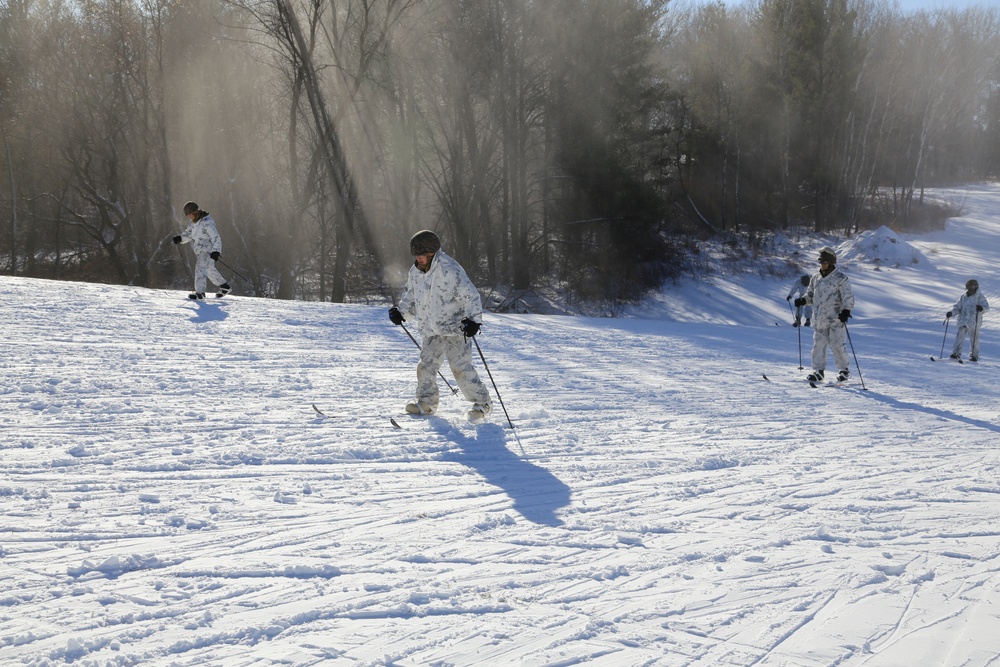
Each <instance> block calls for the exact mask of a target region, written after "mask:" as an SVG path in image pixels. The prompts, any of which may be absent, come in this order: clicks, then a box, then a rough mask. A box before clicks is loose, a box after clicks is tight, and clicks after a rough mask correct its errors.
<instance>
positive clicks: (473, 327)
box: [462, 317, 482, 338]
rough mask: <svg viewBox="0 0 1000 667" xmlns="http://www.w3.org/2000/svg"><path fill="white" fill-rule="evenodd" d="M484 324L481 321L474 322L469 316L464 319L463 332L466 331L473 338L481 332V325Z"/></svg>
mask: <svg viewBox="0 0 1000 667" xmlns="http://www.w3.org/2000/svg"><path fill="white" fill-rule="evenodd" d="M480 326H482V325H480V324H479V322H473V321H472V320H470V319H469V318H468V317H466V318H465V319H464V320H462V333H464V334H465V335H466V336H468V337H469V338H472V337H473V336H475V335H476V334H477V333H479V327H480Z"/></svg>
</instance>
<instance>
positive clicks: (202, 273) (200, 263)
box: [194, 252, 226, 294]
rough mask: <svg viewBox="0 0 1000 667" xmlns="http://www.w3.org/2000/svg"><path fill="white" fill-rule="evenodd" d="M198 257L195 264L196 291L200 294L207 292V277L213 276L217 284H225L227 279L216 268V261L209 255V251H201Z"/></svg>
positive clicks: (213, 280) (212, 278)
mask: <svg viewBox="0 0 1000 667" xmlns="http://www.w3.org/2000/svg"><path fill="white" fill-rule="evenodd" d="M197 257H198V259H197V261H196V262H195V265H194V291H195V292H198V293H199V294H204V293H205V279H206V278H211V280H212V282H213V283H215V284H216V285H224V284H225V283H226V279H225V278H224V277H223V275H222V274H221V273H219V270H218V269H217V268H215V262H213V261H212V258H211V257H209V256H208V253H207V252H199V253H198V255H197Z"/></svg>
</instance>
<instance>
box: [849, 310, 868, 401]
mask: <svg viewBox="0 0 1000 667" xmlns="http://www.w3.org/2000/svg"><path fill="white" fill-rule="evenodd" d="M844 333H846V334H847V342H848V343H850V344H851V354H853V355H854V365H855V366H857V368H858V379H859V380H861V388H862V389H863V390H865V391H868V387H866V386H865V378H864V376H863V375H861V364H859V363H858V355H857V353H856V352H855V351H854V342H853V341H852V340H851V330H850V329H848V328H847V322H844Z"/></svg>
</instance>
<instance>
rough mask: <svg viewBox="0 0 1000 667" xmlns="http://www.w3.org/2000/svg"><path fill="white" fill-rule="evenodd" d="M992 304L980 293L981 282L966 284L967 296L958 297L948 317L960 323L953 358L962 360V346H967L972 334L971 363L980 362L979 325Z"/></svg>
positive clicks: (956, 333) (973, 281) (971, 281)
mask: <svg viewBox="0 0 1000 667" xmlns="http://www.w3.org/2000/svg"><path fill="white" fill-rule="evenodd" d="M989 308H990V303H989V301H987V300H986V297H985V296H984V295H983V293H982V292H980V291H979V282H978V281H976V280H970V281H969V282H967V283H965V294H963V295H962V296H960V297H958V301H956V302H955V305H954V306H952V307H951V310H949V311H948V314H947V317H953V316H954V318H955V321H956V322H957V323H958V331H956V332H955V345H954V346H952V348H951V358H952V359H961V358H962V346H963V345H964V344H965V337H966V336H967V335H969V333H970V332H971V333H972V340H971V342H970V344H969V361H979V325H980V324H982V316H983V315H982V314H983V312H985V311H987V310H989Z"/></svg>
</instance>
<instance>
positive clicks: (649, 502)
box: [0, 186, 1000, 667]
mask: <svg viewBox="0 0 1000 667" xmlns="http://www.w3.org/2000/svg"><path fill="white" fill-rule="evenodd" d="M959 195H961V196H963V197H964V196H965V195H968V199H967V200H965V201H966V212H965V213H964V216H965V217H963V218H961V219H958V220H955V221H951V222H950V223H949V229H948V230H947V231H946V232H941V233H938V234H936V235H928V236H923V237H911V238H910V239H909V240H910V241H911V242H912V243H913V245H914V246H916V247H919V248H920V249H921V250H922V251H923V253H924V255H925V256H927V257H928V258H930V261H931V262H932V263H933V266H932V267H901V268H898V269H895V270H893V269H890V268H883V269H882V270H879V271H873V270H866V269H865V267H862V266H858V267H854V268H853V269H852V268H850V267H849V268H848V273H849V275H850V276H851V278H852V281H853V282H854V283H855V290H856V293H857V296H858V307H857V308H856V310H855V313H856V319H855V320H852V324H851V335H852V340H853V343H854V345H855V347H856V351H857V353H858V358H859V362H860V364H861V367H862V368H861V370H862V372H863V374H864V375H863V377H864V381H865V385H866V387H867V391H865V390H862V389H861V386H860V381H859V380H858V378H857V377H856V376H855V377H854V378H853V379H852V382H851V384H850V387H849V388H847V389H844V390H840V389H833V390H826V389H824V388H820V389H817V390H813V389H810V388H809V387H808V385H807V384H806V383H805V382H804V381H803V380H802V378H803V376H804V374H805V373H804V372H800V371H799V370H798V358H797V349H796V344H797V339H796V336H797V332H795V330H794V329H792V328H791V327H788V326H781V327H775V326H774V322H773V321H772V320H778V319H779V318H781V319H780V321H782V322H783V323H785V322H786V321H787V319H788V313H787V312H784V313H782V309H783V308H785V304H784V303H782V301H783V300H784V295H785V293H787V285H785V284H784V283H779V282H775V283H771V284H770V285H769V287H768V288H767V289H768V290H769V293H768V294H765V295H761V296H758V297H756V299H757V302H756V303H753V304H752V303H748V304H747V306H746V307H747V311H748V312H749V311H750V310H752V309H753V308H765V309H770V310H769V311H768V312H767V313H766V316H765V317H762V318H759V319H758V320H756V321H757V322H759V323H754V322H746V321H744V322H740V321H734V322H730V323H723V324H719V323H717V322H698V321H686V322H678V321H667V320H663V319H655V320H654V319H626V320H595V319H586V318H567V317H554V316H551V317H550V316H515V315H496V314H487V316H486V318H485V323H484V326H483V331H482V334H481V335H480V337H479V339H478V340H479V341H480V344H481V345H482V348H483V351H484V354H485V355H486V357H487V361H488V363H489V365H490V370H491V371H492V372H493V376H494V379H495V380H496V382H497V384H498V386H499V388H500V391H501V392H502V396H503V400H504V402H505V403H506V406H507V409H508V411H509V413H510V416H511V419H512V420H513V422H514V424H515V425H516V430H514V431H512V430H511V429H509V428H506V426H507V423H506V418H505V417H504V414H503V410H502V409H501V407H500V405H499V403H496V404H495V407H496V409H495V410H494V413H493V415H492V417H491V419H490V420H489V421H488V422H486V423H483V424H479V425H471V424H469V423H467V422H466V421H465V419H464V411H465V406H464V405H463V401H461V400H459V399H457V398H455V397H453V396H451V394H450V392H448V391H447V389H444V388H442V398H441V409H440V412H439V413H438V414H437V415H436V416H433V417H429V418H414V417H409V416H407V415H405V414H403V411H402V406H403V404H404V402H405V401H406V400H407V398H408V397H409V395H410V393H411V392H412V390H413V385H414V383H415V373H414V369H415V364H416V348H415V347H414V346H413V344H412V342H411V341H410V340H409V339H408V338H407V337H406V336H405V334H404V333H403V332H402V331H401V330H400V329H398V328H396V327H393V326H392V325H391V324H390V323H389V322H388V320H387V317H386V314H385V311H386V307H383V306H381V305H378V306H364V305H330V304H317V303H301V302H282V301H269V300H259V299H246V298H240V297H227V298H226V299H224V300H220V301H215V300H210V301H208V302H205V303H199V304H195V303H191V302H187V301H186V300H185V299H184V293H182V292H172V291H164V290H146V289H136V288H130V287H119V286H105V285H90V284H78V283H51V282H44V281H36V280H28V279H21V278H10V277H4V278H0V294H2V296H3V298H2V300H0V309H2V310H3V311H4V312H3V315H2V317H3V321H4V337H3V341H2V343H0V363H2V365H3V368H4V371H5V377H6V382H5V383H4V386H3V388H2V389H0V456H2V461H3V464H2V470H3V476H2V478H0V503H2V506H3V508H4V512H3V520H2V521H3V523H2V529H3V533H2V534H3V540H2V542H0V564H2V568H0V664H4V665H7V664H10V665H35V666H42V665H60V664H74V665H138V664H143V665H200V664H225V665H263V664H275V663H280V664H294V665H318V664H323V665H339V664H343V665H473V664H476V665H479V664H495V665H575V664H591V665H678V666H695V665H697V666H718V665H788V666H791V665H800V666H803V667H804V666H813V665H849V666H855V665H866V666H868V667H872V666H880V667H888V666H894V665H942V666H950V665H954V666H958V665H996V664H1000V663H998V661H997V657H996V656H997V654H998V653H1000V639H997V638H996V627H997V621H998V615H1000V612H998V611H997V610H998V609H1000V590H998V582H1000V577H998V574H997V571H998V567H1000V559H998V558H997V556H998V555H1000V527H998V524H997V522H996V513H997V512H996V508H997V503H998V500H1000V481H998V473H1000V454H998V452H997V442H998V433H1000V420H998V411H1000V407H998V403H997V396H998V393H1000V392H998V390H997V389H996V381H995V380H996V368H997V366H996V362H995V361H992V360H994V359H1000V346H998V345H997V343H996V342H995V341H996V340H997V334H996V330H995V325H994V320H993V317H988V318H987V319H986V323H985V324H984V332H983V342H982V348H983V353H982V354H983V360H984V361H983V362H981V363H980V364H978V365H973V364H966V365H963V366H960V365H958V364H939V363H932V362H930V361H929V360H928V355H930V354H933V355H935V356H936V355H937V353H938V352H939V346H940V342H941V337H942V333H943V330H942V327H941V319H942V317H943V312H944V311H945V310H947V308H948V307H949V306H950V304H951V303H953V301H954V299H955V298H956V297H957V295H958V294H959V293H960V291H961V285H962V283H964V280H965V279H966V275H967V273H968V272H969V271H973V272H978V275H979V276H980V282H981V283H982V284H983V285H984V289H986V290H987V295H988V296H989V297H990V299H991V300H992V301H994V307H995V308H1000V291H998V292H991V291H990V290H991V289H996V288H995V286H993V285H991V284H990V283H992V280H993V279H992V278H991V277H989V276H990V274H989V273H988V271H989V270H992V269H993V267H995V266H996V265H997V261H998V260H1000V243H998V240H1000V239H998V236H1000V233H998V231H997V229H996V227H995V223H994V222H993V220H992V219H991V218H990V217H989V215H990V212H991V211H1000V187H997V186H980V187H979V189H975V190H972V189H970V190H965V191H961V192H960V191H955V192H951V193H945V195H944V196H951V197H957V196H959ZM987 223H989V224H987ZM984 236H986V237H988V238H985V239H984ZM984 241H986V242H984ZM959 262H961V264H959ZM972 275H976V273H973V274H972ZM789 282H790V281H789ZM762 300H770V301H773V304H771V303H768V304H767V305H765V306H760V305H759V304H760V302H761V301H762ZM786 310H787V309H786ZM990 315H992V314H990ZM714 316H715V315H713V317H714ZM772 316H773V317H772ZM768 317H772V320H768ZM806 331H807V332H808V330H806ZM808 333H811V332H808ZM950 339H951V333H949V341H948V344H949V345H950ZM810 346H811V341H810V340H809V339H807V337H806V336H803V355H804V360H805V361H806V365H807V366H808V351H809V348H810ZM852 362H853V358H852ZM477 366H478V367H480V369H481V365H480V363H479V360H478V358H477ZM852 370H853V369H852ZM481 372H482V373H483V379H484V381H487V382H488V381H489V378H488V377H487V376H486V374H485V372H484V371H482V369H481ZM762 374H767V376H768V377H769V378H770V379H771V380H772V382H766V381H764V380H763V378H762V377H761V376H762ZM446 375H447V372H446ZM491 390H492V387H491ZM312 404H316V406H317V407H318V408H319V409H320V410H322V411H323V413H325V416H323V415H319V414H317V413H316V412H315V411H314V410H313V408H312ZM390 418H394V419H395V420H396V422H397V423H398V424H399V426H400V427H401V428H396V427H394V426H393V425H392V424H391V423H390V421H389V420H390Z"/></svg>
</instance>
